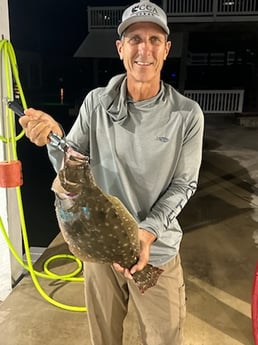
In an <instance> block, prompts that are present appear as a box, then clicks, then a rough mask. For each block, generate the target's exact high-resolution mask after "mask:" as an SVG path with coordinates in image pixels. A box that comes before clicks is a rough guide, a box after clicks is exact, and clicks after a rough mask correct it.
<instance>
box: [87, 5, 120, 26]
mask: <svg viewBox="0 0 258 345" xmlns="http://www.w3.org/2000/svg"><path fill="white" fill-rule="evenodd" d="M124 9H125V7H124V6H123V7H121V6H109V7H105V6H101V7H97V6H96V7H95V6H94V7H88V27H89V30H91V29H103V28H106V29H115V28H117V26H118V24H119V22H120V21H121V18H122V14H123V11H124Z"/></svg>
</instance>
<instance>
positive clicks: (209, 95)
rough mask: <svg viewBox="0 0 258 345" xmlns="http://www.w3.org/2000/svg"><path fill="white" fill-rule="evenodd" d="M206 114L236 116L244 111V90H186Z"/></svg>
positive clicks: (187, 94) (185, 93)
mask: <svg viewBox="0 0 258 345" xmlns="http://www.w3.org/2000/svg"><path fill="white" fill-rule="evenodd" d="M184 95H185V96H187V97H189V98H191V99H193V100H195V101H196V102H198V103H199V105H200V107H201V108H202V110H203V112H204V113H205V114H234V113H241V112H242V111H243V102H244V90H185V92H184Z"/></svg>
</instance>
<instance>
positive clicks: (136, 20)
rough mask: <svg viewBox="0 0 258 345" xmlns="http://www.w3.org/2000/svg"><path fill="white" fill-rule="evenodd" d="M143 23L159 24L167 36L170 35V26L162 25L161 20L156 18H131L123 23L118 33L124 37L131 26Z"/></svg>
mask: <svg viewBox="0 0 258 345" xmlns="http://www.w3.org/2000/svg"><path fill="white" fill-rule="evenodd" d="M142 22H145V23H154V24H157V25H158V26H160V27H161V28H162V29H163V30H164V31H165V33H166V34H168V35H169V32H170V31H169V28H168V26H166V25H164V23H162V21H161V20H159V19H158V18H156V17H143V16H142V17H140V16H139V17H137V16H135V17H131V18H128V19H126V20H125V21H123V22H122V23H120V25H119V26H118V28H117V32H118V34H119V36H121V35H122V33H123V32H124V31H125V30H126V29H127V28H128V27H129V26H131V25H133V24H136V23H142Z"/></svg>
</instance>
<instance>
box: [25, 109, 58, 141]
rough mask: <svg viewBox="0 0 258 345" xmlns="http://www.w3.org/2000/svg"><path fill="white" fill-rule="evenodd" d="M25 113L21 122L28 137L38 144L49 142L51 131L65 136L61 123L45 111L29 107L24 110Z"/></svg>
mask: <svg viewBox="0 0 258 345" xmlns="http://www.w3.org/2000/svg"><path fill="white" fill-rule="evenodd" d="M24 114H25V115H24V116H22V117H21V118H20V119H19V122H20V124H21V126H22V127H23V128H24V130H25V134H26V137H28V138H29V139H30V141H31V142H33V143H34V144H36V145H37V146H44V145H46V144H49V142H50V141H49V138H48V135H49V133H50V132H53V133H56V134H58V135H60V136H61V137H62V136H63V131H62V129H61V128H60V126H59V124H58V123H57V122H56V121H55V120H54V119H53V118H52V117H51V116H50V115H48V114H46V113H44V112H43V111H41V110H36V109H33V108H29V109H26V110H25V111H24Z"/></svg>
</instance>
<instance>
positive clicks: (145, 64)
mask: <svg viewBox="0 0 258 345" xmlns="http://www.w3.org/2000/svg"><path fill="white" fill-rule="evenodd" d="M135 63H136V65H138V66H143V67H145V66H151V65H152V62H142V61H135Z"/></svg>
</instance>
